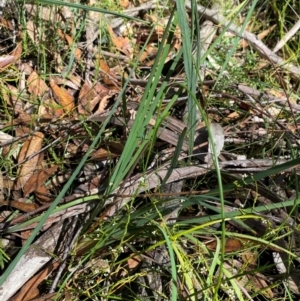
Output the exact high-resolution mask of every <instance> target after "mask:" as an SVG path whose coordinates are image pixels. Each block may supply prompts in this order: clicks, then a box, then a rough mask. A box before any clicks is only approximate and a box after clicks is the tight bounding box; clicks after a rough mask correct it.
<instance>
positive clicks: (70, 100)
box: [50, 80, 75, 113]
mask: <svg viewBox="0 0 300 301" xmlns="http://www.w3.org/2000/svg"><path fill="white" fill-rule="evenodd" d="M50 87H51V89H52V91H53V93H54V95H55V97H56V98H57V100H58V102H59V104H60V105H61V106H62V108H63V109H64V110H65V112H67V113H69V112H71V111H72V110H73V109H74V107H75V103H74V97H73V96H72V95H70V94H69V93H68V91H67V90H66V89H64V88H61V87H59V86H58V85H57V84H56V83H55V82H54V80H50Z"/></svg>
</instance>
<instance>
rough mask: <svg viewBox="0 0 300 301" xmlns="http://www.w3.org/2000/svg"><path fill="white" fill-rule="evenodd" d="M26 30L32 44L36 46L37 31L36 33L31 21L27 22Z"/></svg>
mask: <svg viewBox="0 0 300 301" xmlns="http://www.w3.org/2000/svg"><path fill="white" fill-rule="evenodd" d="M26 29H27V34H28V35H29V37H30V38H31V40H32V42H33V43H35V44H37V43H38V34H37V31H36V27H35V25H34V23H33V22H32V21H31V20H28V21H27V23H26ZM42 40H43V41H44V40H45V36H44V33H43V36H42Z"/></svg>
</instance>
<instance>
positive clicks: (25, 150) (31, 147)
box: [15, 132, 44, 190]
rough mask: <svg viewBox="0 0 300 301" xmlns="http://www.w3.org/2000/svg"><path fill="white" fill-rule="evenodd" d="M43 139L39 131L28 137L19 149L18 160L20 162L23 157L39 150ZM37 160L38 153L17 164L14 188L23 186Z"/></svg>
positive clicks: (34, 167)
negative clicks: (16, 177)
mask: <svg viewBox="0 0 300 301" xmlns="http://www.w3.org/2000/svg"><path fill="white" fill-rule="evenodd" d="M43 140H44V134H43V133H41V132H36V133H35V135H34V136H32V137H31V138H30V139H28V140H27V141H26V142H25V143H24V145H23V147H22V149H21V152H20V154H19V158H18V162H22V161H23V160H24V159H25V158H28V157H29V156H31V155H33V154H35V153H37V152H39V151H40V149H41V148H42V144H43ZM38 161H39V155H36V156H34V157H33V158H31V159H29V160H27V161H26V162H25V163H24V164H22V165H21V166H19V170H18V179H17V182H16V187H15V189H16V190H18V189H20V188H23V187H24V185H25V184H26V182H27V181H28V179H29V178H30V177H31V176H32V173H33V172H34V171H35V169H36V166H37V163H38Z"/></svg>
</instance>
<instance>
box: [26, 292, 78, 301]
mask: <svg viewBox="0 0 300 301" xmlns="http://www.w3.org/2000/svg"><path fill="white" fill-rule="evenodd" d="M56 295H57V293H51V294H47V295H44V296H42V297H38V298H34V299H30V300H29V301H54V300H55V299H56V297H57V296H56ZM69 300H72V299H67V298H66V301H69Z"/></svg>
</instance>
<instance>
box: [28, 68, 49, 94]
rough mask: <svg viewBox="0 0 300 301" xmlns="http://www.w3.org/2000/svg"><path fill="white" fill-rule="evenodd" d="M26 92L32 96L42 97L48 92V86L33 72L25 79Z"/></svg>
mask: <svg viewBox="0 0 300 301" xmlns="http://www.w3.org/2000/svg"><path fill="white" fill-rule="evenodd" d="M27 85H28V91H29V93H30V94H32V95H34V96H43V95H44V94H45V92H47V91H49V88H48V86H47V85H46V83H45V82H44V80H43V79H41V78H40V77H39V75H38V74H37V73H36V72H35V71H33V72H32V73H31V74H30V76H29V77H28V79H27Z"/></svg>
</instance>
